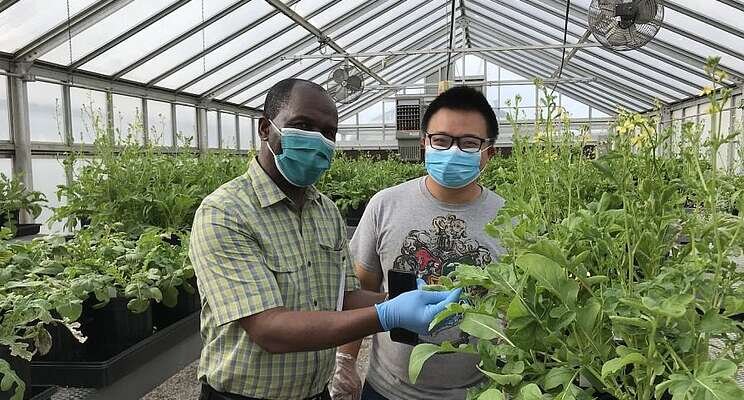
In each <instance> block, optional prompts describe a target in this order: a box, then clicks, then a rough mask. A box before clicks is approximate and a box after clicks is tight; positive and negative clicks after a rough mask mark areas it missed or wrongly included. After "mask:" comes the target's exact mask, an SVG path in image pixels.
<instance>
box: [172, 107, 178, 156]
mask: <svg viewBox="0 0 744 400" xmlns="http://www.w3.org/2000/svg"><path fill="white" fill-rule="evenodd" d="M170 109H171V138H172V141H173V145H172V146H171V147H172V148H174V149H177V148H178V122H177V121H176V119H177V118H176V104H175V103H170Z"/></svg>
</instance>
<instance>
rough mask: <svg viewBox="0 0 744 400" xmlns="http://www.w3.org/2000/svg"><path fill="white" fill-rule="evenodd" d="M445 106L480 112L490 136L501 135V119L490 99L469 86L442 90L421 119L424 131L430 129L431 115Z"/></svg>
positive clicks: (491, 137)
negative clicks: (492, 106)
mask: <svg viewBox="0 0 744 400" xmlns="http://www.w3.org/2000/svg"><path fill="white" fill-rule="evenodd" d="M443 108H446V109H448V110H455V111H475V112H478V113H480V114H481V115H482V116H483V119H485V120H486V128H487V129H488V138H489V139H492V140H496V139H497V138H498V137H499V121H498V119H497V118H496V113H494V112H493V108H491V105H490V104H489V103H488V100H486V97H485V96H483V93H481V92H480V91H478V90H475V89H474V88H472V87H468V86H455V87H453V88H450V89H448V90H446V91H444V92H442V93H441V94H440V95H439V96H437V98H435V99H434V101H432V102H431V104H429V107H428V108H427V109H426V112H425V113H424V117H423V118H422V120H421V130H422V132H423V133H426V132H427V130H428V129H429V121H431V117H433V116H434V114H436V112H437V111H439V110H441V109H443Z"/></svg>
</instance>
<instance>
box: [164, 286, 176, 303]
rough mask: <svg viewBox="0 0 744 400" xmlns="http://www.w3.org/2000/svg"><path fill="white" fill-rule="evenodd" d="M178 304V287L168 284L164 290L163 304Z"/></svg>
mask: <svg viewBox="0 0 744 400" xmlns="http://www.w3.org/2000/svg"><path fill="white" fill-rule="evenodd" d="M177 304H178V289H176V288H175V287H173V286H168V287H167V288H165V290H164V291H163V305H164V306H166V307H170V308H173V307H175V306H176V305H177Z"/></svg>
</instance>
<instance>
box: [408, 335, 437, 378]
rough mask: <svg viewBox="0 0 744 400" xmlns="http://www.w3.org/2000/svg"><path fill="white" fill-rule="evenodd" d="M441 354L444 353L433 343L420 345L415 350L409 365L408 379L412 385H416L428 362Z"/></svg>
mask: <svg viewBox="0 0 744 400" xmlns="http://www.w3.org/2000/svg"><path fill="white" fill-rule="evenodd" d="M440 352H442V348H441V347H439V346H438V345H436V344H431V343H423V344H419V345H417V346H416V347H414V348H413V351H412V352H411V358H410V360H409V363H408V379H409V381H410V382H411V383H412V384H415V383H416V380H417V379H418V377H419V374H420V373H421V368H423V366H424V363H425V362H426V360H428V359H430V358H431V357H432V356H433V355H434V354H437V353H440Z"/></svg>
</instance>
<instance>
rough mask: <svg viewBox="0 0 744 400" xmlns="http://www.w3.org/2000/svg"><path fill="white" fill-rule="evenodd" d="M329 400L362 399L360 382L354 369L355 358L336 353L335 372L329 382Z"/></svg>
mask: <svg viewBox="0 0 744 400" xmlns="http://www.w3.org/2000/svg"><path fill="white" fill-rule="evenodd" d="M330 392H331V399H333V400H359V399H360V398H361V397H362V380H361V379H360V378H359V374H357V369H356V358H354V357H353V356H351V355H350V354H346V353H342V352H340V351H339V352H336V371H335V372H334V373H333V380H332V381H331V389H330Z"/></svg>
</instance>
